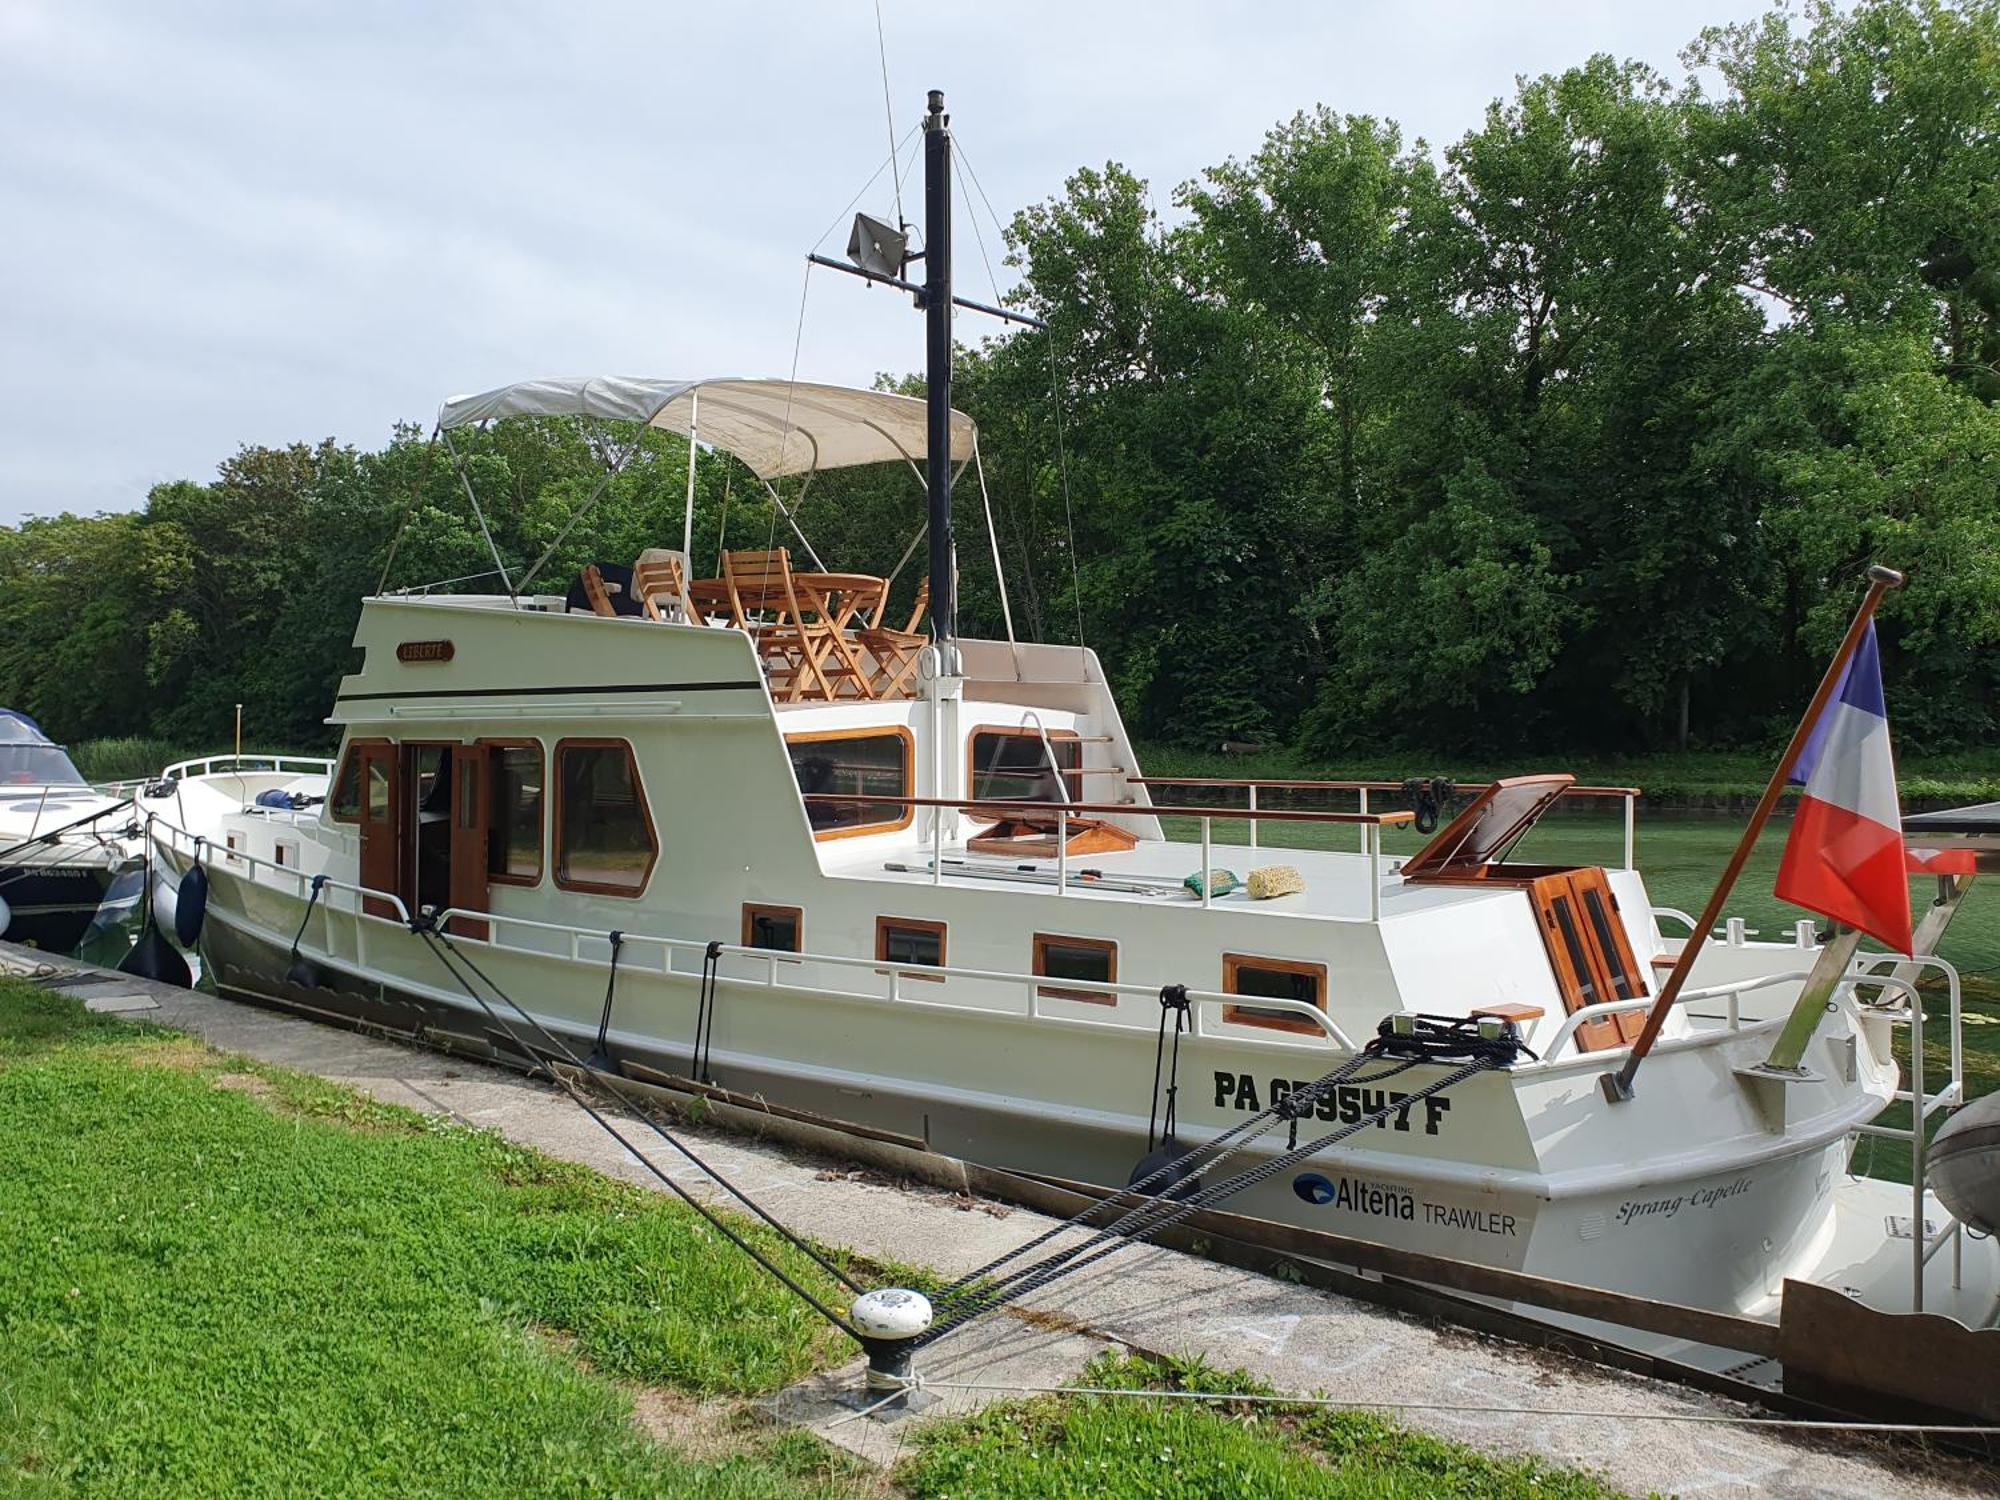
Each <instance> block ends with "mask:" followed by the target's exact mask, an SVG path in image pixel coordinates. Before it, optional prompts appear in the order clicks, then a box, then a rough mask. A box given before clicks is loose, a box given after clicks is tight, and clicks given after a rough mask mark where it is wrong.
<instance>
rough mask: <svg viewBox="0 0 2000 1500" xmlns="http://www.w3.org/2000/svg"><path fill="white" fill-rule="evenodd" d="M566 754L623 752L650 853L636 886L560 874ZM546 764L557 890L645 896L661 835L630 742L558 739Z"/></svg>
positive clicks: (597, 738) (635, 897) (629, 897)
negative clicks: (551, 770)
mask: <svg viewBox="0 0 2000 1500" xmlns="http://www.w3.org/2000/svg"><path fill="white" fill-rule="evenodd" d="M565 750H623V751H624V752H625V763H626V765H627V766H628V767H630V769H631V772H632V791H633V793H634V795H635V797H636V798H637V800H638V803H639V817H640V820H641V821H642V822H643V823H644V824H645V825H646V840H647V842H648V843H650V844H651V845H652V849H653V852H652V855H651V856H650V857H649V858H648V859H647V861H646V868H645V869H644V870H643V871H642V872H641V873H640V876H639V883H638V884H637V885H636V886H623V885H609V884H606V883H605V882H604V881H601V880H571V879H570V878H569V877H567V876H566V875H564V874H563V870H562V848H563V826H564V825H563V815H564V813H565V812H566V811H567V809H566V808H565V807H564V806H563V801H564V799H563V775H562V758H563V752H564V751H565ZM549 761H550V763H551V764H552V765H553V766H554V767H555V774H554V776H553V777H552V778H551V779H552V780H553V782H554V784H555V797H554V803H555V807H554V811H553V813H552V814H551V816H552V817H553V819H554V821H553V822H552V823H550V824H549V827H550V829H551V830H552V832H553V835H554V836H553V837H552V838H551V840H550V842H551V843H552V844H554V845H555V857H554V858H553V859H551V860H549V861H548V863H549V865H550V866H551V868H552V870H553V873H554V875H555V881H556V886H557V888H558V889H559V890H565V891H584V892H587V893H589V894H590V895H593V896H621V897H623V898H624V899H625V900H627V901H636V900H638V899H639V898H640V897H641V896H643V895H645V894H646V887H647V885H648V884H649V883H650V882H651V881H652V878H653V870H654V868H655V867H656V866H657V865H658V864H659V862H660V834H659V830H658V829H657V828H655V827H654V826H653V808H652V802H651V799H650V798H648V797H647V795H646V781H645V778H644V777H643V776H641V775H640V774H639V757H638V756H637V755H635V754H633V752H632V742H631V741H630V740H621V739H615V738H607V737H603V736H596V735H591V736H578V737H576V738H573V739H561V740H557V741H556V742H555V745H554V746H553V747H552V748H551V749H550V751H549Z"/></svg>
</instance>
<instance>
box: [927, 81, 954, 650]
mask: <svg viewBox="0 0 2000 1500" xmlns="http://www.w3.org/2000/svg"><path fill="white" fill-rule="evenodd" d="M950 125H951V116H949V115H947V114H946V113H945V112H944V90H943V89H932V90H931V91H930V112H929V113H928V114H926V115H925V116H924V297H923V301H924V398H925V401H926V402H927V404H928V410H927V412H926V416H927V419H928V422H927V429H926V434H925V455H924V488H925V492H926V495H927V497H928V499H929V504H930V543H931V633H932V635H933V637H934V638H935V639H936V641H937V643H938V649H939V652H940V654H941V655H943V656H944V657H945V658H946V660H945V661H943V662H941V663H940V669H941V670H943V671H945V672H951V671H953V670H954V667H953V665H952V663H951V661H950V657H951V652H950V650H949V649H948V648H949V646H950V644H951V642H952V641H954V640H955V639H956V638H957V636H958V574H957V570H956V568H955V567H954V566H953V557H952V545H951V300H952V299H951V130H950Z"/></svg>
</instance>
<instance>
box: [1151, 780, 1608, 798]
mask: <svg viewBox="0 0 2000 1500" xmlns="http://www.w3.org/2000/svg"><path fill="white" fill-rule="evenodd" d="M1125 779H1126V781H1128V782H1130V783H1131V784H1132V785H1133V786H1241V787H1251V786H1254V787H1258V788H1263V787H1276V788H1279V789H1280V790H1287V791H1321V792H1400V791H1401V790H1402V789H1403V783H1402V782H1400V781H1286V780H1282V779H1280V780H1265V779H1263V778H1260V777H1255V776H1127V777H1126V778H1125ZM1485 785H1486V784H1482V785H1481V786H1480V788H1479V790H1481V791H1484V790H1485ZM1645 794H1646V793H1645V788H1643V787H1636V786H1573V787H1570V788H1569V789H1568V790H1567V791H1565V792H1564V793H1563V795H1564V796H1565V797H1643V796H1644V795H1645Z"/></svg>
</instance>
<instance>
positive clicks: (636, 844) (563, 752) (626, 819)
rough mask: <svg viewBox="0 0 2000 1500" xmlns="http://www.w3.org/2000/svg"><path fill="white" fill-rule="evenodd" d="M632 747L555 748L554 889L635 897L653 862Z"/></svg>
mask: <svg viewBox="0 0 2000 1500" xmlns="http://www.w3.org/2000/svg"><path fill="white" fill-rule="evenodd" d="M659 852H660V849H659V841H658V840H657V839H656V838H655V837H654V836H653V819H652V815H651V814H650V813H649V812H648V811H647V808H646V793H645V788H644V787H642V786H641V785H640V784H639V767H638V765H637V763H636V762H635V761H634V760H633V759H632V747H631V746H630V745H628V744H627V743H625V741H623V740H561V741H558V742H557V744H556V884H557V885H559V886H561V887H562V888H563V889H564V890H569V891H600V892H602V893H603V894H605V895H608V896H636V895H638V894H639V892H640V891H642V890H644V889H645V886H646V877H647V876H648V875H650V874H651V873H652V870H653V861H654V860H655V859H657V858H658V857H659Z"/></svg>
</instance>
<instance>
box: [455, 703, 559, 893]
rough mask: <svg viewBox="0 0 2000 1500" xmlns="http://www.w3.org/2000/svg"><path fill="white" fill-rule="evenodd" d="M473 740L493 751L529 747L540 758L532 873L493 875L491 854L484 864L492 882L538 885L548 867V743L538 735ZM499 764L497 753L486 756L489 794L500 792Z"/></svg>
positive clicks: (487, 875)
mask: <svg viewBox="0 0 2000 1500" xmlns="http://www.w3.org/2000/svg"><path fill="white" fill-rule="evenodd" d="M473 744H475V745H484V746H486V748H487V749H488V750H494V751H498V750H532V751H534V752H535V757H536V759H537V760H538V761H539V762H540V765H541V772H542V813H541V816H540V817H539V818H538V819H536V821H535V873H534V874H533V875H504V874H503V875H496V874H494V873H493V864H492V856H491V855H490V854H489V855H488V856H487V866H486V879H487V882H488V883H489V884H491V885H540V884H541V883H542V876H543V875H544V874H545V873H547V871H548V865H549V807H550V804H551V803H552V802H553V801H554V800H555V799H554V798H553V797H552V796H551V795H550V792H549V752H548V747H547V746H545V745H544V744H543V743H542V742H541V741H540V740H538V739H534V738H531V737H525V736H523V737H519V738H506V737H501V738H489V737H487V736H483V735H482V736H481V737H480V738H479V739H476V740H474V741H473ZM499 767H500V757H499V756H498V755H488V756H487V757H486V768H487V769H486V774H487V776H488V778H489V784H488V786H487V789H486V790H487V795H488V796H489V797H491V796H496V795H498V793H499V790H500V775H499ZM491 816H492V813H491V811H489V812H488V817H489V818H491ZM495 829H496V830H497V824H496V825H495ZM488 837H491V832H489V834H488Z"/></svg>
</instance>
